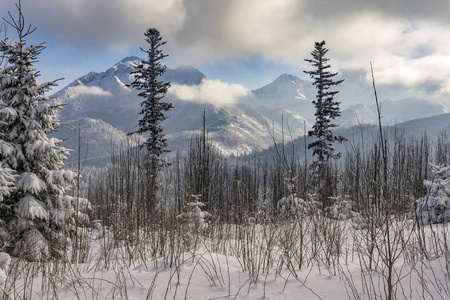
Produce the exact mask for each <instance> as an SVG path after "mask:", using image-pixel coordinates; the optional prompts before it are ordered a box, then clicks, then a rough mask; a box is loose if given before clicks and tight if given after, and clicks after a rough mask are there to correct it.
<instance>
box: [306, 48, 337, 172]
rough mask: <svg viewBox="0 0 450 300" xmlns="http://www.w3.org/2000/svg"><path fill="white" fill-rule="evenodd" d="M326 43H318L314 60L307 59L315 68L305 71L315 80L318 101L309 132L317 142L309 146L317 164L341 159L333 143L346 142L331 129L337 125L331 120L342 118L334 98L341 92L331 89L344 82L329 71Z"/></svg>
mask: <svg viewBox="0 0 450 300" xmlns="http://www.w3.org/2000/svg"><path fill="white" fill-rule="evenodd" d="M324 46H325V41H322V42H316V43H315V44H314V50H313V51H312V52H311V56H312V59H305V61H307V62H309V63H311V65H312V66H313V67H314V70H312V71H303V72H305V73H306V74H309V75H310V76H311V78H312V79H313V80H314V83H313V85H315V86H316V89H317V94H316V100H314V101H313V104H314V107H315V108H316V113H315V114H314V115H315V117H316V123H315V124H314V126H313V130H311V131H309V132H308V135H309V136H312V137H315V141H313V142H311V143H310V144H309V145H308V148H309V149H313V155H315V156H317V159H316V162H317V163H319V164H322V163H325V162H327V161H328V159H329V158H337V157H340V155H341V153H339V152H336V151H335V149H334V146H333V142H335V141H338V142H342V141H344V140H345V138H344V137H342V136H336V135H334V134H333V132H332V131H331V128H333V127H337V125H335V124H333V123H331V120H333V119H335V118H336V117H338V116H340V114H341V113H340V110H339V102H336V101H334V99H333V97H334V95H336V94H337V93H338V92H339V91H331V90H330V88H331V87H333V86H336V85H339V84H341V83H342V82H343V80H333V77H335V76H336V75H337V73H331V72H329V71H327V69H329V68H330V65H329V64H328V63H327V62H328V61H329V60H330V59H329V58H326V57H325V55H326V54H327V52H328V49H327V48H325V47H324Z"/></svg>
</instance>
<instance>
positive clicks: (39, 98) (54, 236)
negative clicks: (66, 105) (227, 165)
mask: <svg viewBox="0 0 450 300" xmlns="http://www.w3.org/2000/svg"><path fill="white" fill-rule="evenodd" d="M16 7H17V9H18V14H19V16H18V18H13V17H12V15H11V13H9V16H10V17H11V20H10V21H7V23H8V24H9V25H10V26H11V27H12V28H13V29H14V30H15V32H16V33H17V40H16V41H15V42H10V41H9V40H8V39H4V40H2V41H1V42H0V52H1V55H2V56H3V57H5V59H6V64H5V66H4V67H3V68H2V69H0V105H1V106H0V115H1V120H2V122H1V123H0V138H1V140H2V141H1V145H6V147H1V150H2V151H1V153H0V156H1V164H2V165H3V166H4V167H5V168H9V169H12V170H14V171H15V174H16V178H15V183H14V190H12V191H9V192H8V193H7V194H5V195H3V202H2V203H1V204H0V205H1V206H0V219H1V220H2V223H3V224H4V225H5V228H4V229H5V230H7V231H8V233H9V236H10V240H9V241H8V243H7V247H6V250H7V251H8V252H10V253H11V254H13V255H15V256H23V257H26V258H27V259H30V260H35V259H46V258H49V257H52V256H54V255H61V254H62V253H61V251H62V245H63V244H64V242H65V241H67V237H68V236H67V235H64V234H63V233H62V231H61V230H62V229H63V228H72V229H73V230H71V232H76V228H75V226H76V223H75V221H76V220H80V219H85V218H86V215H85V214H83V213H82V212H83V211H84V210H85V209H87V208H88V206H89V203H88V202H87V200H85V199H79V198H74V197H70V196H66V193H67V192H68V190H69V189H70V188H71V187H72V186H73V183H74V180H75V178H76V174H75V173H74V172H72V171H68V170H64V169H63V167H64V160H65V159H66V158H67V155H68V154H69V151H68V150H67V149H65V148H63V147H61V146H59V143H60V142H61V141H60V140H58V139H55V138H50V137H48V134H49V133H51V132H52V131H54V129H55V126H58V120H57V119H56V118H55V114H56V112H57V110H58V109H59V106H55V105H52V104H51V103H50V101H49V98H48V97H46V96H45V93H46V92H47V91H49V89H50V87H52V86H55V85H56V81H51V82H45V83H42V84H39V83H38V81H37V77H38V76H39V72H38V71H37V70H35V69H34V67H33V64H34V62H35V61H36V59H37V57H38V55H39V54H40V53H41V52H42V50H43V49H44V48H45V47H44V46H43V45H42V44H37V45H30V46H27V45H26V41H25V38H26V37H28V36H29V35H30V34H32V33H33V32H34V31H35V29H32V28H31V26H26V25H25V20H24V16H23V14H22V7H21V2H20V1H19V2H18V4H17V5H16ZM5 150H6V151H5ZM65 225H67V226H65Z"/></svg>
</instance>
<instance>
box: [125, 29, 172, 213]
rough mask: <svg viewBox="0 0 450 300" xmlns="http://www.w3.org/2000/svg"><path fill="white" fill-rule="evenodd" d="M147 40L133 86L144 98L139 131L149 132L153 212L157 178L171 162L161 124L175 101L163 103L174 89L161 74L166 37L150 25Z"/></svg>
mask: <svg viewBox="0 0 450 300" xmlns="http://www.w3.org/2000/svg"><path fill="white" fill-rule="evenodd" d="M144 35H145V41H146V42H147V43H148V44H149V47H148V49H147V50H145V49H142V48H141V50H142V51H143V52H145V53H146V54H147V59H144V60H142V61H141V63H140V64H139V65H138V66H137V67H136V69H135V71H133V72H132V73H131V74H132V75H134V80H133V81H132V82H131V84H130V86H131V87H133V88H135V89H137V90H139V93H138V96H139V97H142V98H144V100H143V101H142V102H141V107H142V109H141V112H140V114H142V119H140V120H139V124H138V129H137V131H136V132H133V133H138V134H146V135H147V134H148V138H147V140H146V141H145V142H144V144H143V145H142V146H143V148H145V149H146V155H145V156H146V167H147V172H148V174H147V178H148V180H149V181H148V182H147V185H148V188H149V190H148V192H147V197H146V198H147V202H148V203H147V204H148V205H149V209H150V210H151V211H153V209H154V207H155V200H156V199H155V197H156V183H157V181H156V177H157V175H158V172H159V170H160V169H161V167H164V166H166V165H167V161H166V160H165V159H164V158H162V157H161V155H162V154H163V153H165V152H169V151H170V150H169V149H167V139H166V138H165V135H164V134H163V128H162V126H161V123H162V122H163V121H164V120H165V119H166V116H165V115H164V112H166V111H168V110H170V109H171V108H173V106H172V104H171V103H167V102H163V101H162V99H163V98H164V96H165V94H166V93H167V91H168V89H169V88H170V83H168V82H163V81H161V80H160V76H161V75H162V74H164V72H165V71H166V66H165V65H162V64H161V60H162V59H163V58H164V57H166V56H167V55H164V54H163V51H162V50H161V47H162V46H163V45H165V44H166V42H165V41H163V40H162V37H161V36H160V33H159V31H158V30H157V29H155V28H150V29H148V30H147V31H146V32H145V34H144Z"/></svg>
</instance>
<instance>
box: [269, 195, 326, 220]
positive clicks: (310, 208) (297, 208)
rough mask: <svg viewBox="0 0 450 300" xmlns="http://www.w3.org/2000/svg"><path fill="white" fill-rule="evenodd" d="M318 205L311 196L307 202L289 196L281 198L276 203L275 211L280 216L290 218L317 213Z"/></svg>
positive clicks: (294, 196)
mask: <svg viewBox="0 0 450 300" xmlns="http://www.w3.org/2000/svg"><path fill="white" fill-rule="evenodd" d="M318 205H319V203H318V202H317V201H316V200H315V198H314V197H313V196H311V197H310V200H309V201H305V200H303V199H302V198H299V197H296V195H295V194H294V195H290V196H287V197H283V198H281V199H280V200H278V202H277V210H278V213H279V214H280V215H281V216H285V217H292V216H298V215H300V214H307V215H312V214H315V213H317V212H318Z"/></svg>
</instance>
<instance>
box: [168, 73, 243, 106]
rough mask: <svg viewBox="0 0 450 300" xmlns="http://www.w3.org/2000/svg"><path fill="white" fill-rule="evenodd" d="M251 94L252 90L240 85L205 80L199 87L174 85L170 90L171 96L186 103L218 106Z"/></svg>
mask: <svg viewBox="0 0 450 300" xmlns="http://www.w3.org/2000/svg"><path fill="white" fill-rule="evenodd" d="M250 94H251V92H250V90H248V89H246V88H245V87H243V86H242V85H240V84H228V83H226V82H222V81H220V80H209V79H203V80H202V82H201V83H200V84H199V85H179V84H172V86H171V88H170V89H169V95H172V96H174V97H176V98H178V99H181V100H184V101H193V102H198V103H211V104H218V105H227V104H233V103H235V102H237V101H238V99H240V98H242V97H246V96H249V95H250Z"/></svg>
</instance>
